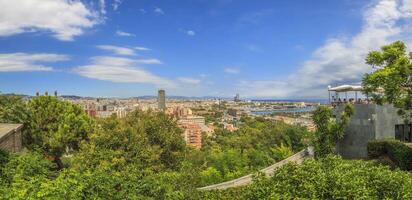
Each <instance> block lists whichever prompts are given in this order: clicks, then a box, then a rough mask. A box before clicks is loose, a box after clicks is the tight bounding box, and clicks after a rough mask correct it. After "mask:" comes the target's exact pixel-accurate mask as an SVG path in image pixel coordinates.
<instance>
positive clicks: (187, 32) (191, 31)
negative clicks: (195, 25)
mask: <svg viewBox="0 0 412 200" xmlns="http://www.w3.org/2000/svg"><path fill="white" fill-rule="evenodd" d="M186 34H187V35H189V36H194V35H196V32H195V31H193V30H188V31H186Z"/></svg>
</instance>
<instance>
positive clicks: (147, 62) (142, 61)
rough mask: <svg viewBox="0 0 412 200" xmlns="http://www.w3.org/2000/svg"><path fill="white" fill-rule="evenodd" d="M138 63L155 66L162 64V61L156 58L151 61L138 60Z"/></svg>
mask: <svg viewBox="0 0 412 200" xmlns="http://www.w3.org/2000/svg"><path fill="white" fill-rule="evenodd" d="M136 63H139V64H148V65H153V64H162V61H160V60H158V59H156V58H150V59H137V60H136Z"/></svg>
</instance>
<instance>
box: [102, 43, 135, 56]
mask: <svg viewBox="0 0 412 200" xmlns="http://www.w3.org/2000/svg"><path fill="white" fill-rule="evenodd" d="M96 47H97V48H99V49H102V50H106V51H111V52H113V53H115V54H118V55H124V56H132V55H135V54H136V53H135V51H134V50H133V49H130V48H126V47H119V46H114V45H97V46H96Z"/></svg>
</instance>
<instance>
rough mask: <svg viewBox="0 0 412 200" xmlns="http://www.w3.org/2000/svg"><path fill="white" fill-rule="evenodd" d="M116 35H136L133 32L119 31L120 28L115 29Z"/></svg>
mask: <svg viewBox="0 0 412 200" xmlns="http://www.w3.org/2000/svg"><path fill="white" fill-rule="evenodd" d="M116 35H117V36H123V37H134V36H136V35H135V34H133V33H128V32H124V31H121V30H117V31H116Z"/></svg>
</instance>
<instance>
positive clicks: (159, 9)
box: [153, 7, 165, 15]
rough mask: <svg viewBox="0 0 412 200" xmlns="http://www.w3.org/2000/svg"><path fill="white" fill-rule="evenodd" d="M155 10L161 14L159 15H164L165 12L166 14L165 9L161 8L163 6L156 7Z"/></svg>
mask: <svg viewBox="0 0 412 200" xmlns="http://www.w3.org/2000/svg"><path fill="white" fill-rule="evenodd" d="M153 12H155V13H156V14H159V15H164V14H165V12H164V11H163V9H161V8H159V7H155V8H154V10H153Z"/></svg>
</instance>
